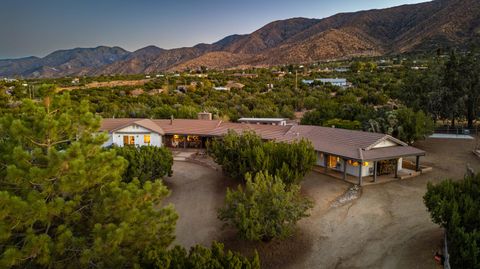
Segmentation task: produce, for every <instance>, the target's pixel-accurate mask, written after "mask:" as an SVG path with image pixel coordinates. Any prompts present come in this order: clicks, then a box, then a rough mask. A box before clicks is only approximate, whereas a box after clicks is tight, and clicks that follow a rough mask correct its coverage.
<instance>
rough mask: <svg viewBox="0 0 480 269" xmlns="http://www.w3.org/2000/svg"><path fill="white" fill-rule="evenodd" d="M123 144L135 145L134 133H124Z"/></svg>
mask: <svg viewBox="0 0 480 269" xmlns="http://www.w3.org/2000/svg"><path fill="white" fill-rule="evenodd" d="M123 144H124V145H134V144H135V136H133V135H124V136H123Z"/></svg>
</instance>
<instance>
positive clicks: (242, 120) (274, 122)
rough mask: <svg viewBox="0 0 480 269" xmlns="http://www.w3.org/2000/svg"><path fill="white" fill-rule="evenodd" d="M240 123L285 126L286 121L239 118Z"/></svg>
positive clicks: (280, 119) (281, 119)
mask: <svg viewBox="0 0 480 269" xmlns="http://www.w3.org/2000/svg"><path fill="white" fill-rule="evenodd" d="M238 122H240V123H250V124H268V125H282V126H285V125H287V119H284V118H240V119H238Z"/></svg>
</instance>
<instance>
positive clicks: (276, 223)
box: [218, 172, 313, 241]
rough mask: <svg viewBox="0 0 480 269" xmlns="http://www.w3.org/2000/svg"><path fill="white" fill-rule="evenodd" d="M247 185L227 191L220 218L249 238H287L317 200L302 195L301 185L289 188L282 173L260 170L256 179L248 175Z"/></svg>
mask: <svg viewBox="0 0 480 269" xmlns="http://www.w3.org/2000/svg"><path fill="white" fill-rule="evenodd" d="M245 180H246V186H245V189H243V188H242V186H238V189H237V190H236V191H232V190H230V189H228V190H227V195H226V198H225V207H224V208H222V209H220V210H219V215H218V216H219V219H221V220H223V221H226V222H227V223H228V224H230V225H232V226H234V227H235V228H237V229H238V231H239V234H240V236H241V237H243V238H245V239H248V240H254V241H256V240H263V241H270V240H271V239H273V238H285V237H287V236H289V235H291V234H292V233H293V231H294V228H295V225H296V223H297V222H298V221H299V220H300V219H302V218H304V217H307V216H308V214H307V211H308V210H309V209H310V208H312V206H313V203H312V202H311V201H309V200H308V199H306V198H304V197H302V196H300V187H299V186H298V185H291V186H289V187H288V188H287V186H286V185H285V183H284V182H283V181H282V180H281V179H280V178H279V177H278V176H275V177H274V176H271V175H270V174H268V172H259V173H257V174H256V176H255V178H254V179H253V180H252V177H251V175H250V174H247V175H246V176H245Z"/></svg>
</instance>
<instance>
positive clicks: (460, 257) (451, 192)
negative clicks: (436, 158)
mask: <svg viewBox="0 0 480 269" xmlns="http://www.w3.org/2000/svg"><path fill="white" fill-rule="evenodd" d="M424 201H425V205H426V206H427V208H428V211H429V212H430V216H431V217H432V220H433V222H435V223H437V224H439V225H441V226H442V227H444V228H445V231H446V234H447V241H448V251H449V254H450V265H451V266H452V268H480V174H477V175H472V176H466V177H465V178H464V179H463V180H461V181H452V180H446V181H443V182H442V183H440V184H438V185H432V184H428V186H427V193H426V194H425V196H424Z"/></svg>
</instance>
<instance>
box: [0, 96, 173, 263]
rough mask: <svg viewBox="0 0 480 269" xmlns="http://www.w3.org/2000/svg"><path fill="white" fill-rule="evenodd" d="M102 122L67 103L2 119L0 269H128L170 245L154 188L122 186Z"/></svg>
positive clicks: (166, 218)
mask: <svg viewBox="0 0 480 269" xmlns="http://www.w3.org/2000/svg"><path fill="white" fill-rule="evenodd" d="M99 122H100V119H99V118H98V117H96V116H94V115H93V114H92V113H90V112H88V105H87V104H86V103H82V104H81V105H78V104H76V105H74V104H72V103H71V101H70V98H69V96H68V94H67V95H63V96H61V97H58V96H57V97H55V98H51V97H46V98H45V100H44V102H43V103H40V104H39V103H36V102H34V101H31V100H26V101H24V102H23V104H22V105H21V108H20V113H16V114H15V115H13V114H5V115H3V116H1V117H0V253H1V254H0V267H1V268H9V267H16V268H39V267H44V268H47V267H48V268H125V267H135V266H138V265H139V264H141V263H142V262H143V260H144V259H145V257H147V256H148V255H147V254H151V253H157V252H159V253H160V252H162V251H164V250H165V249H166V248H167V247H168V246H169V245H170V244H171V243H172V241H173V240H174V235H173V232H174V227H175V222H176V220H177V214H176V213H175V211H174V209H173V207H171V206H166V207H162V206H161V202H162V200H163V199H164V198H165V197H166V196H167V195H168V193H169V191H168V190H167V188H166V187H165V186H164V185H163V184H162V183H161V182H160V181H145V183H144V184H143V185H140V183H139V182H138V181H137V180H134V181H132V182H130V183H125V182H122V181H121V178H122V174H123V172H124V169H125V167H126V161H125V160H124V159H122V158H121V157H118V156H117V155H116V153H115V151H113V150H105V149H103V148H102V144H103V143H104V142H105V141H106V136H104V135H99V134H98V133H97V129H98V127H99Z"/></svg>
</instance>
